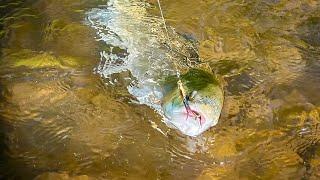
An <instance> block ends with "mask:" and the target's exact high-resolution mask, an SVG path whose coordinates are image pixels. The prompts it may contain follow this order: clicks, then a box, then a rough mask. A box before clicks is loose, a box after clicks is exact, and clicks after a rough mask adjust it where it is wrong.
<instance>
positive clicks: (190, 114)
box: [185, 106, 205, 126]
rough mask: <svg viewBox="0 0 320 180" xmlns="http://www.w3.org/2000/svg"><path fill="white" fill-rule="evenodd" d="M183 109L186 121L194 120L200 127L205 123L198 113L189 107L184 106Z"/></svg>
mask: <svg viewBox="0 0 320 180" xmlns="http://www.w3.org/2000/svg"><path fill="white" fill-rule="evenodd" d="M185 109H186V110H185V111H186V112H185V113H186V120H196V121H198V122H199V124H200V126H202V125H203V124H204V123H205V118H204V116H203V115H202V114H201V113H200V112H199V111H197V110H195V109H192V108H191V107H190V106H186V107H185Z"/></svg>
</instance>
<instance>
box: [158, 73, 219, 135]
mask: <svg viewBox="0 0 320 180" xmlns="http://www.w3.org/2000/svg"><path fill="white" fill-rule="evenodd" d="M178 81H179V79H178V78H177V77H175V76H172V77H168V78H167V80H166V81H165V82H164V83H163V87H164V88H163V94H164V96H163V100H162V108H163V111H164V115H165V116H166V117H167V118H168V120H167V121H168V122H167V123H170V124H172V125H173V126H174V127H175V128H177V129H179V130H180V131H181V132H182V133H183V134H186V135H188V136H198V135H199V134H201V133H202V132H204V131H206V130H207V129H209V128H210V127H212V126H215V125H216V124H217V123H218V120H219V117H220V114H221V110H222V107H223V100H224V96H223V89H222V87H221V83H220V82H219V79H218V78H217V77H216V76H215V75H214V74H212V73H209V72H207V71H205V70H201V69H197V68H192V69H190V70H188V72H186V73H185V74H182V75H181V84H182V86H183V87H182V88H183V89H184V90H185V93H184V94H186V95H185V96H183V95H182V94H181V92H180V89H179V85H178Z"/></svg>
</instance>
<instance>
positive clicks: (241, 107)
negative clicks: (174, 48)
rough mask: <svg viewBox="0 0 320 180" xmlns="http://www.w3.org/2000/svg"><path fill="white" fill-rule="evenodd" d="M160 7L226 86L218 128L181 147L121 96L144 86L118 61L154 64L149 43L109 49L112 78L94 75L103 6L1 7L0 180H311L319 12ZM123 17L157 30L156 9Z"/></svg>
mask: <svg viewBox="0 0 320 180" xmlns="http://www.w3.org/2000/svg"><path fill="white" fill-rule="evenodd" d="M120 2H126V1H120ZM130 2H134V1H130ZM161 2H162V6H163V10H164V15H165V17H166V19H167V23H168V25H169V27H172V28H174V30H175V32H176V33H177V34H179V37H185V39H187V40H188V41H187V42H188V43H189V42H192V41H194V43H195V44H197V45H198V47H197V49H198V51H199V55H200V58H201V59H202V60H203V61H206V62H207V64H209V65H210V67H211V68H212V69H213V70H215V72H216V73H217V74H218V75H221V76H222V77H223V79H224V91H225V104H224V107H223V111H222V114H221V117H220V120H219V123H218V125H217V126H215V127H213V128H211V129H210V130H209V131H207V132H205V133H204V134H203V135H201V136H199V137H196V138H190V137H187V136H184V135H182V134H180V133H179V132H177V131H176V130H174V129H170V128H168V127H167V126H166V125H165V124H164V123H163V122H162V120H163V118H162V116H161V114H159V113H158V112H156V111H154V109H153V108H151V107H150V106H148V105H154V102H153V101H148V102H149V104H148V103H144V104H147V105H144V104H143V103H142V104H141V99H139V96H137V94H134V93H132V91H130V88H129V91H128V88H127V87H130V85H131V83H132V80H134V79H135V78H137V77H138V78H139V77H140V78H142V77H143V76H139V75H137V73H138V72H141V71H136V73H135V72H134V71H131V72H130V71H125V69H129V70H136V69H137V68H138V67H137V66H136V65H137V64H136V63H132V62H134V61H133V59H134V58H132V61H130V60H129V61H125V60H124V59H125V57H128V55H129V56H130V54H131V55H132V54H133V52H136V53H140V54H139V55H141V53H142V54H143V53H144V52H146V51H150V49H146V48H148V47H149V48H150V45H148V44H146V43H144V42H150V39H152V37H151V35H152V33H151V35H150V36H144V37H147V38H149V39H141V41H140V42H141V44H131V46H130V48H131V49H130V48H129V49H130V51H127V50H125V48H121V44H120V45H119V46H118V48H116V47H114V48H113V50H112V54H113V55H115V56H114V58H116V62H117V63H118V65H120V66H114V67H112V68H109V70H110V71H105V69H104V68H101V67H102V66H104V65H105V62H106V59H104V58H105V56H106V55H110V45H108V43H106V42H105V40H106V39H104V41H102V40H100V41H99V39H101V36H100V35H101V33H100V34H97V29H95V28H93V27H91V26H92V24H90V22H89V21H88V15H92V16H97V14H98V13H99V12H105V11H106V9H108V6H107V4H108V2H106V1H103V0H100V1H99V0H97V1H85V0H82V1H71V0H59V1H49V0H35V1H25V2H20V1H10V2H7V1H3V2H0V8H1V19H0V23H1V26H0V27H1V28H2V29H1V31H0V37H1V42H0V43H1V63H0V69H1V71H0V84H1V101H0V112H1V121H0V122H1V123H0V129H1V135H0V140H1V141H0V142H1V143H0V144H1V152H0V159H1V161H0V162H1V163H0V174H1V178H11V179H13V178H16V179H32V178H35V177H38V178H39V179H41V178H43V179H46V178H48V177H51V178H54V179H56V178H58V177H65V178H68V177H69V178H70V177H79V178H80V177H82V178H87V177H92V178H101V179H113V178H130V179H157V178H158V179H183V178H185V179H197V178H198V179H205V178H208V179H210V178H228V179H270V178H273V179H274V178H276V179H289V178H290V179H292V178H293V179H318V178H319V176H320V174H319V168H320V160H319V158H320V148H319V138H320V136H319V135H320V134H319V120H320V117H319V116H320V115H319V113H320V103H319V102H320V96H319V93H318V92H319V90H320V89H319V88H320V86H319V85H318V84H319V83H320V78H319V77H320V76H319V73H320V71H319V67H320V62H319V57H320V49H319V46H320V45H319V43H318V42H319V41H320V39H319V27H320V17H319V12H320V4H319V2H317V1H312V0H305V1H299V2H293V1H267V0H265V1H262V0H260V1H258V0H255V1H225V0H221V1H211V2H210V1H199V2H198V1H194V2H187V3H186V1H182V0H177V1H168V0H164V1H161ZM124 5H127V8H129V9H131V10H132V11H130V12H131V13H133V14H134V13H137V15H138V16H140V17H141V16H142V15H143V16H144V15H145V16H144V17H146V19H144V21H143V22H145V24H143V26H142V28H144V27H145V25H150V26H152V27H158V28H160V29H161V27H160V26H161V25H158V20H157V19H159V15H160V14H159V10H158V9H157V4H156V1H153V0H150V1H149V2H148V3H147V4H146V3H140V4H136V5H135V6H131V5H130V3H129V2H128V3H124ZM3 10H4V11H3ZM141 10H143V13H144V14H141ZM124 12H126V11H124ZM120 15H121V14H120ZM113 20H117V21H114V23H118V24H121V26H122V27H126V26H127V29H128V28H129V30H130V25H136V24H135V23H134V22H126V21H125V20H126V18H120V19H117V18H114V19H113ZM147 22H149V23H147ZM109 25H110V24H109ZM113 27H115V26H112V24H111V25H110V26H109V27H108V26H107V27H105V28H106V29H108V28H113ZM132 28H133V29H135V27H132ZM103 32H106V31H103ZM157 33H161V32H160V31H157ZM127 37H128V38H130V37H132V36H130V35H128V36H127ZM179 41H182V42H183V41H184V40H183V38H182V39H179ZM113 42H114V41H113ZM109 44H110V43H109ZM153 44H156V43H153ZM113 46H115V45H114V44H113ZM153 48H154V49H153V50H152V52H154V53H155V54H154V56H155V57H161V56H163V57H165V56H166V54H165V52H166V51H164V50H163V49H161V48H160V49H157V46H155V47H153ZM127 49H128V48H127ZM103 52H104V53H103ZM125 62H130V63H131V64H130V63H129V64H126V66H122V65H123V63H125ZM159 66H160V65H159ZM128 67H129V68H128ZM139 67H141V69H142V72H144V71H148V70H149V71H150V68H148V67H145V66H143V65H142V66H139ZM168 69H169V68H168ZM153 72H157V71H153ZM170 72H171V71H170ZM101 74H102V75H103V76H101ZM152 75H154V74H152ZM160 76H161V74H160ZM152 77H154V76H152ZM129 92H130V93H129ZM134 95H136V96H134ZM143 102H145V101H143Z"/></svg>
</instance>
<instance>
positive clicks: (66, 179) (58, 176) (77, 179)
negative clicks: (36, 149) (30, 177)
mask: <svg viewBox="0 0 320 180" xmlns="http://www.w3.org/2000/svg"><path fill="white" fill-rule="evenodd" d="M93 179H95V178H91V177H89V176H87V175H79V176H70V175H69V174H67V173H56V172H48V173H43V174H40V175H38V176H37V177H35V178H34V180H93Z"/></svg>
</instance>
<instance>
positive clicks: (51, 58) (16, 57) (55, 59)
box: [5, 49, 88, 69]
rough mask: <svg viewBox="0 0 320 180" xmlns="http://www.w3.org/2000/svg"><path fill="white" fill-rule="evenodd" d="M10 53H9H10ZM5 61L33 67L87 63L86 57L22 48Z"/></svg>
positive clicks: (66, 66)
mask: <svg viewBox="0 0 320 180" xmlns="http://www.w3.org/2000/svg"><path fill="white" fill-rule="evenodd" d="M8 54H9V53H8ZM5 62H6V63H8V64H11V65H12V66H13V67H20V66H25V67H28V68H31V69H35V68H49V67H51V68H61V69H68V68H78V67H81V66H84V65H87V64H88V62H86V61H85V60H84V59H81V58H76V57H71V56H55V55H53V54H51V53H48V52H34V51H30V50H27V49H25V50H22V51H19V52H17V53H12V54H10V55H9V56H8V57H6V58H5Z"/></svg>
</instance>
